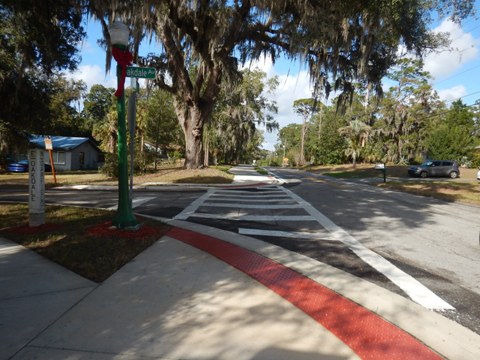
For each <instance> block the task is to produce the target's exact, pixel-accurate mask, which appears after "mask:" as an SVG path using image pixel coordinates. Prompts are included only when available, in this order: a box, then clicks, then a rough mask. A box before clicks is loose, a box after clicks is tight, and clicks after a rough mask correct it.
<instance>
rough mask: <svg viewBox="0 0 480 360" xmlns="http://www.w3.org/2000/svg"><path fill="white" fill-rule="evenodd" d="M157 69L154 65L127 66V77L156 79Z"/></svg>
mask: <svg viewBox="0 0 480 360" xmlns="http://www.w3.org/2000/svg"><path fill="white" fill-rule="evenodd" d="M156 75H157V71H156V70H155V68H152V67H136V66H127V77H133V78H140V79H155V76H156Z"/></svg>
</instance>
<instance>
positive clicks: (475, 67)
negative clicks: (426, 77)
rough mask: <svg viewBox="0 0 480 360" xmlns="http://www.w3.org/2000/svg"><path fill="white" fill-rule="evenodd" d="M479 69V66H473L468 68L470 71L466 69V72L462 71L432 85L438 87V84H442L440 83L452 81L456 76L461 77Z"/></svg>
mask: <svg viewBox="0 0 480 360" xmlns="http://www.w3.org/2000/svg"><path fill="white" fill-rule="evenodd" d="M479 67H480V65H477V66H474V67H472V68H470V69H467V70H464V71H462V72H459V73H458V74H455V75H451V76H449V77H447V78H445V79H443V80H440V81H436V82H434V83H433V84H432V85H438V84H440V83H442V82H444V81H447V80H450V79H452V78H454V77H457V76H460V75H463V74H465V73H466V72H469V71H472V70H475V69H477V68H479Z"/></svg>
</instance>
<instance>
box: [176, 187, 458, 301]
mask: <svg viewBox="0 0 480 360" xmlns="http://www.w3.org/2000/svg"><path fill="white" fill-rule="evenodd" d="M285 202H287V203H286V204H285ZM222 209H224V211H222ZM232 209H235V210H232ZM290 209H291V210H292V211H296V213H294V214H288V213H287V212H288V210H290ZM299 209H302V210H303V212H304V214H298V211H299ZM269 210H282V213H281V214H272V215H265V214H264V213H263V214H262V212H268V211H269ZM286 210H287V212H285V211H286ZM249 211H250V212H249ZM259 212H260V213H259ZM190 217H194V218H204V219H222V220H230V221H253V222H266V223H269V224H271V226H272V227H276V229H275V228H274V229H255V228H245V227H242V228H239V230H238V231H239V233H241V234H244V235H252V236H265V237H272V236H275V237H282V238H296V239H312V240H325V241H338V242H341V243H343V244H344V245H345V246H347V247H348V248H349V249H350V250H351V251H353V252H354V253H355V254H356V255H357V256H358V257H359V258H360V259H362V260H363V261H364V262H365V263H367V264H369V265H370V266H371V267H373V268H375V269H376V270H377V271H379V272H380V273H382V274H383V275H384V276H386V277H387V278H388V279H389V280H390V281H391V282H392V283H394V284H396V285H397V286H398V287H399V288H401V289H402V290H403V291H404V292H405V293H406V294H407V295H408V296H409V297H410V298H411V299H412V300H413V301H415V302H417V303H418V304H420V305H422V306H424V307H426V308H428V309H435V310H453V309H454V308H453V306H451V305H450V304H448V303H447V302H445V301H444V300H442V299H441V298H440V297H438V296H437V295H436V294H434V293H433V292H432V291H430V290H429V289H428V288H426V287H425V286H424V285H423V284H421V283H420V282H419V281H418V280H416V279H415V278H413V277H412V276H410V275H408V274H407V273H405V272H403V271H402V270H400V269H399V268H397V267H396V266H395V265H393V264H392V263H390V262H389V261H388V260H386V259H385V258H383V257H382V256H380V255H378V254H377V253H375V252H374V251H372V250H370V249H369V248H367V247H365V246H364V245H362V244H361V243H360V242H359V241H358V240H356V239H355V238H354V237H353V236H351V235H350V234H348V233H347V232H346V231H345V230H343V229H342V228H341V227H339V226H338V225H336V224H335V223H333V222H332V221H331V220H330V219H329V218H327V217H326V216H325V215H323V214H322V213H321V212H320V211H318V210H317V209H316V208H314V207H313V206H312V205H311V204H309V203H308V202H307V201H305V200H304V199H302V198H301V197H299V196H298V195H296V194H295V193H293V192H292V191H290V190H288V189H286V188H283V187H280V186H277V187H268V188H258V189H257V190H256V191H247V190H218V189H217V190H215V189H210V190H209V191H207V192H206V193H205V194H204V195H203V196H201V197H199V198H198V199H197V200H195V201H194V202H193V203H191V204H190V205H189V206H188V207H187V208H185V209H184V210H183V211H182V212H181V213H180V214H178V215H177V216H175V219H177V220H186V219H188V218H190ZM300 221H301V222H311V223H312V228H313V229H316V230H314V231H311V232H305V231H294V232H289V231H283V230H281V229H279V228H278V227H279V225H278V224H284V223H290V224H291V222H300ZM314 224H315V225H314ZM318 225H320V226H321V230H318Z"/></svg>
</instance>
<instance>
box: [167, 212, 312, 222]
mask: <svg viewBox="0 0 480 360" xmlns="http://www.w3.org/2000/svg"><path fill="white" fill-rule="evenodd" d="M177 216H178V215H177ZM189 216H192V217H199V218H205V219H225V220H247V221H315V220H316V219H315V217H313V216H310V215H290V216H287V215H286V216H281V215H278V216H276V215H273V216H267V215H243V214H232V213H227V214H209V213H191V214H190V215H189ZM174 220H183V219H179V218H177V217H174Z"/></svg>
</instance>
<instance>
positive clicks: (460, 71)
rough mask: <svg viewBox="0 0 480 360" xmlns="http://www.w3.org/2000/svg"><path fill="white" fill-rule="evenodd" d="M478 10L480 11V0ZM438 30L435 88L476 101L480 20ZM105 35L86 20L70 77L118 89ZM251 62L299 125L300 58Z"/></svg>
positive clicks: (304, 78) (282, 114)
mask: <svg viewBox="0 0 480 360" xmlns="http://www.w3.org/2000/svg"><path fill="white" fill-rule="evenodd" d="M476 8H477V11H478V12H479V13H480V0H479V1H477V6H476ZM434 30H435V31H442V32H448V33H449V34H450V39H451V40H452V42H451V46H450V48H451V49H450V50H444V51H441V52H438V53H432V54H429V55H427V56H426V57H425V70H427V71H429V72H430V73H431V75H432V81H431V83H432V85H433V87H434V88H435V89H436V90H437V92H438V94H439V96H440V98H441V99H443V100H445V101H447V103H451V102H452V101H454V100H456V99H462V101H463V102H464V103H466V104H468V105H470V104H473V103H474V102H475V101H476V100H477V99H480V20H479V19H478V18H469V19H466V20H465V21H464V22H463V23H462V25H461V26H458V25H456V24H454V23H452V22H451V21H448V20H444V21H442V22H441V23H438V24H436V27H435V28H434ZM101 37H102V34H101V31H100V26H99V24H98V23H95V22H93V21H90V22H89V23H88V24H87V39H86V40H85V41H84V42H83V43H82V44H81V55H82V62H81V64H80V66H79V68H78V70H77V71H76V72H75V73H73V74H71V75H70V76H71V77H73V78H75V79H82V80H84V81H85V82H86V83H87V85H88V86H89V87H90V86H91V85H93V84H103V85H105V86H109V87H116V79H115V77H114V76H113V73H111V74H109V75H105V53H104V51H103V50H102V49H101V48H100V47H99V46H98V45H97V39H99V38H101ZM152 51H155V45H154V44H151V45H149V44H143V46H142V47H141V49H140V52H141V54H142V55H146V54H147V53H148V52H152ZM251 66H252V67H259V68H260V69H262V70H263V71H265V72H266V73H267V75H268V76H274V75H276V76H278V77H279V81H280V85H279V87H278V88H277V90H276V92H275V94H274V95H272V96H273V99H274V100H276V102H277V105H278V108H279V112H278V114H277V115H276V120H277V121H278V122H279V124H280V127H283V126H286V125H288V124H290V123H301V121H302V120H301V118H300V117H299V116H298V115H296V114H295V113H294V112H293V109H292V104H293V101H294V100H296V99H301V98H308V97H311V89H310V85H309V77H308V71H307V69H306V68H305V67H304V66H302V64H300V63H299V62H296V63H291V62H286V61H278V62H277V63H276V64H275V65H272V63H271V61H269V60H259V61H257V62H255V63H254V64H252V65H251ZM112 69H113V68H112ZM276 142H277V133H276V132H275V133H270V134H268V133H266V134H265V143H264V148H266V149H268V150H273V146H274V145H275V143H276Z"/></svg>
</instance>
